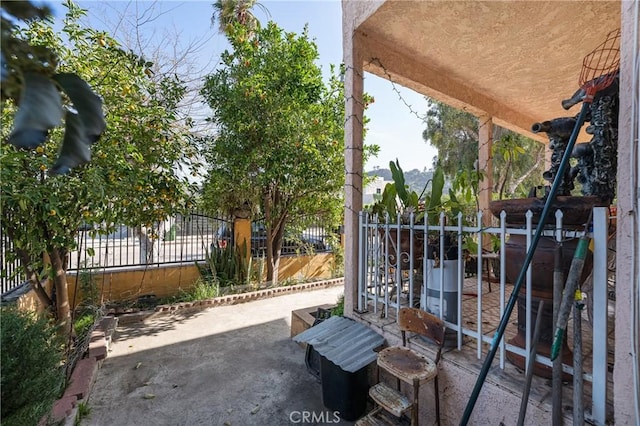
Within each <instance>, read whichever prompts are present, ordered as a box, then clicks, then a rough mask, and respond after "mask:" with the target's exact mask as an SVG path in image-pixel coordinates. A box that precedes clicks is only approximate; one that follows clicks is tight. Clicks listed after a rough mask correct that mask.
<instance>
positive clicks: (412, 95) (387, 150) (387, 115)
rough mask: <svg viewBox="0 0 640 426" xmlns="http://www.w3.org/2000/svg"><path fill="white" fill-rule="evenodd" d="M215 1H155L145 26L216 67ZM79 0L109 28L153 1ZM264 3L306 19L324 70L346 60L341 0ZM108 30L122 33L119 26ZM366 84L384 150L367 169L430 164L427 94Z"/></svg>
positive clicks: (284, 23)
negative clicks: (196, 46) (192, 48)
mask: <svg viewBox="0 0 640 426" xmlns="http://www.w3.org/2000/svg"><path fill="white" fill-rule="evenodd" d="M213 1H214V0H207V1H173V0H160V1H158V2H156V3H157V4H156V5H155V11H156V12H157V13H156V15H159V16H157V18H156V19H153V20H152V21H150V22H147V23H145V25H144V26H143V29H144V31H146V32H147V34H153V37H162V33H163V32H164V31H166V29H171V30H172V31H175V32H178V33H179V34H180V41H181V42H182V43H189V42H191V41H195V42H198V43H200V44H201V48H200V50H199V53H198V55H197V56H198V60H199V61H200V63H201V64H202V67H204V68H205V69H207V68H208V69H210V72H213V70H214V68H215V66H216V64H217V63H218V61H219V58H220V54H221V53H222V52H223V51H224V49H225V48H226V47H227V46H228V45H227V42H226V39H225V37H224V35H222V34H219V33H218V27H217V26H212V25H211V15H212V13H213V8H212V6H211V4H212V3H213ZM78 3H79V4H80V6H81V7H82V8H84V9H87V11H88V17H87V18H88V21H87V22H88V23H89V22H90V23H91V25H92V26H93V27H94V28H97V29H109V30H112V29H113V28H115V26H116V25H117V22H118V16H119V13H118V11H122V10H128V11H130V12H134V11H135V10H136V8H137V9H138V10H139V11H140V10H144V9H146V8H148V6H149V5H150V4H151V2H144V1H138V2H136V1H133V0H132V1H125V0H123V1H100V2H94V1H79V2H78ZM260 4H262V5H263V6H264V8H266V10H267V11H268V13H269V16H267V14H266V12H264V11H263V10H262V9H261V8H260V7H256V8H254V10H253V12H254V14H255V15H256V16H257V18H258V19H259V20H260V21H261V22H263V23H266V22H267V21H268V20H273V21H274V22H276V23H277V24H278V25H279V26H280V27H282V28H283V29H284V30H286V31H289V32H295V33H300V32H302V31H303V29H304V26H305V25H308V31H309V36H310V38H311V39H313V40H314V41H315V43H316V44H317V46H318V53H319V60H318V65H320V66H321V67H322V69H323V72H325V73H328V70H329V66H330V64H335V65H338V64H340V63H341V62H342V6H341V2H340V0H288V1H280V0H275V1H274V0H263V1H260ZM64 11H65V9H64V8H62V7H59V6H58V5H57V4H56V3H54V13H55V16H56V19H61V18H62V17H63V14H64ZM130 14H131V13H130ZM101 26H104V28H101ZM110 33H111V35H112V36H115V37H116V38H118V33H117V32H116V33H114V32H113V31H110ZM167 47H170V46H169V44H168V45H167ZM364 90H365V92H367V93H368V94H370V95H371V96H373V97H374V99H375V102H374V103H373V104H371V105H370V106H369V108H368V109H367V110H366V112H365V115H366V116H367V117H369V119H370V122H369V125H368V131H367V134H366V139H365V143H366V144H377V145H379V146H380V153H379V154H378V156H377V157H376V158H371V159H369V161H367V164H366V165H365V170H371V169H373V168H375V167H380V168H388V165H389V161H394V160H395V159H396V158H397V159H398V160H399V161H400V165H401V166H402V168H403V169H404V170H405V171H406V170H412V169H419V170H423V169H425V168H426V169H429V168H430V167H431V164H432V160H433V157H434V156H435V155H437V151H436V150H435V149H434V148H433V147H431V146H430V145H428V144H427V143H426V142H425V141H424V140H423V139H422V132H423V130H424V128H425V126H424V123H423V122H422V120H421V119H420V118H419V116H422V115H424V113H425V112H426V108H427V102H426V100H425V98H424V96H422V95H420V94H418V93H416V92H414V91H412V90H410V89H406V88H403V87H402V86H399V85H397V84H395V85H394V84H392V83H391V82H389V81H388V80H386V79H382V78H379V77H376V76H374V75H373V74H369V73H366V74H365V81H364Z"/></svg>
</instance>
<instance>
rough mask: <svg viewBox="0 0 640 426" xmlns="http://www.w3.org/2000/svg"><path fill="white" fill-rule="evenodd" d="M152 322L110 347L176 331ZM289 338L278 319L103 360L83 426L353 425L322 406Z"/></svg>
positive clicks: (134, 327) (129, 330)
mask: <svg viewBox="0 0 640 426" xmlns="http://www.w3.org/2000/svg"><path fill="white" fill-rule="evenodd" d="M156 322H158V324H150V328H149V329H148V328H147V327H148V326H149V325H147V324H142V323H138V324H131V325H128V326H126V327H122V329H121V330H119V335H118V337H117V341H116V344H117V345H129V344H130V343H134V342H135V339H136V337H137V336H150V335H151V336H153V335H156V334H159V333H161V332H162V331H163V330H165V328H169V329H170V328H175V325H174V324H172V323H171V321H169V320H167V319H166V318H165V320H164V321H156ZM172 326H173V327H172ZM204 333H206V330H203V333H202V334H204ZM178 334H179V333H178ZM288 336H289V325H288V324H287V322H286V321H285V320H284V319H278V320H274V321H269V322H265V323H262V324H258V325H254V326H249V327H244V328H238V329H235V330H232V331H225V332H222V333H218V334H212V335H208V336H203V337H199V338H196V339H191V340H185V341H181V342H176V343H171V342H164V343H162V346H159V347H157V348H153V349H147V350H142V351H139V352H133V349H132V351H131V353H122V354H118V355H117V356H113V357H111V356H110V357H109V358H107V359H106V361H105V363H104V364H103V366H102V368H101V369H100V371H99V374H98V378H97V380H96V383H95V385H94V388H93V391H92V394H91V397H90V400H89V405H90V407H91V408H92V411H91V415H90V417H89V418H88V419H86V420H85V421H83V422H82V424H83V425H104V426H107V425H109V426H111V425H114V424H135V425H136V426H143V425H154V426H156V425H221V426H226V425H231V426H236V425H238V426H248V425H267V426H268V425H274V426H279V425H289V424H316V425H325V424H326V425H329V424H332V425H336V424H338V425H351V424H353V423H352V422H346V421H343V420H341V419H337V418H336V416H334V414H333V412H332V411H330V410H327V409H326V408H325V407H324V406H323V404H322V396H321V392H322V391H321V385H320V384H319V383H318V382H317V380H316V379H315V377H314V376H312V375H311V374H310V373H309V372H308V371H307V369H306V366H305V363H304V355H305V352H304V350H303V349H302V348H301V347H300V346H298V345H297V344H296V343H294V342H293V341H292V340H291V339H290V338H289V337H288ZM128 347H129V348H131V347H132V346H128ZM121 348H122V347H121ZM118 352H125V351H122V350H120V349H118ZM304 413H310V414H309V415H305V414H304ZM311 413H312V414H311ZM303 416H306V419H307V421H306V422H305V421H303Z"/></svg>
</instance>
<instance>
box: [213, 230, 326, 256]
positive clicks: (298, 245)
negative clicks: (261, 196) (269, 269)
mask: <svg viewBox="0 0 640 426" xmlns="http://www.w3.org/2000/svg"><path fill="white" fill-rule="evenodd" d="M228 244H233V229H232V227H231V226H229V224H227V223H224V224H223V225H222V226H220V228H218V232H217V235H216V242H214V243H213V244H212V245H211V246H212V248H213V247H215V246H216V245H217V247H221V248H224V247H226V246H227V245H228ZM308 250H313V252H315V253H318V252H326V251H327V250H328V249H327V245H326V244H325V243H324V240H323V239H322V238H321V237H318V236H311V235H308V234H305V233H302V234H301V235H299V236H295V235H285V238H284V241H283V242H282V251H281V254H284V255H286V254H297V253H298V252H300V253H301V254H304V253H305V252H306V251H308ZM266 255H267V229H266V227H265V226H264V224H262V223H260V222H253V223H252V224H251V256H252V257H262V256H266Z"/></svg>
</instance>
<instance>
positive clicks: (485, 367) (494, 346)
mask: <svg viewBox="0 0 640 426" xmlns="http://www.w3.org/2000/svg"><path fill="white" fill-rule="evenodd" d="M589 105H590V103H588V102H583V103H582V109H581V110H580V114H579V115H578V118H577V120H576V125H575V127H574V128H573V132H571V137H570V138H569V142H568V143H567V147H566V149H565V151H564V154H563V155H562V161H561V162H560V166H559V167H558V173H557V175H556V177H555V179H554V180H553V185H551V189H550V190H549V194H548V196H547V200H546V202H545V204H544V208H543V209H542V214H541V215H540V220H539V222H538V226H537V227H536V232H535V234H534V236H533V241H532V242H531V247H529V250H528V251H527V256H526V257H525V259H524V264H523V265H522V269H521V270H520V273H519V274H518V279H517V280H516V282H515V283H514V285H513V291H512V293H511V296H510V297H509V302H508V303H507V306H506V309H505V311H504V314H503V315H502V318H501V319H500V324H499V325H498V328H497V330H496V333H495V335H494V337H493V341H492V342H491V347H490V348H489V353H488V354H487V358H486V359H485V361H484V363H483V364H482V368H481V369H480V374H479V375H478V379H477V380H476V384H475V386H474V388H473V391H472V392H471V397H470V398H469V402H468V403H467V406H466V407H465V410H464V413H463V415H462V420H461V421H460V425H462V426H464V425H467V424H468V423H469V419H470V418H471V413H472V412H473V408H474V406H475V404H476V402H477V401H478V396H479V395H480V391H481V390H482V385H484V381H485V379H486V378H487V374H488V373H489V368H491V363H492V362H493V358H494V357H495V355H496V352H497V350H498V343H499V342H500V340H501V339H502V336H503V335H504V331H505V330H506V328H507V324H508V323H509V317H510V316H511V312H513V308H514V306H515V305H516V301H517V300H518V293H519V292H520V288H521V287H522V283H523V282H524V278H525V276H526V274H527V269H529V265H530V264H531V261H532V260H533V255H534V253H535V251H536V248H537V246H538V241H539V240H540V237H541V236H542V231H543V230H544V225H545V222H546V221H547V217H548V216H549V212H550V211H551V205H552V204H553V201H554V200H555V198H556V193H557V192H558V187H559V186H560V183H561V181H562V177H563V176H564V171H565V169H566V168H567V165H568V164H569V158H570V157H571V151H573V146H574V145H575V143H576V139H577V138H578V133H579V132H580V128H581V127H582V125H583V124H584V120H585V117H586V115H587V111H588V110H589Z"/></svg>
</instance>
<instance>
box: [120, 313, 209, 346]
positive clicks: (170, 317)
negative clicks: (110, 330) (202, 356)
mask: <svg viewBox="0 0 640 426" xmlns="http://www.w3.org/2000/svg"><path fill="white" fill-rule="evenodd" d="M202 314H203V310H202V309H180V310H177V311H175V312H172V313H149V314H146V313H144V312H143V313H142V314H141V315H140V318H141V319H140V320H128V321H125V322H124V323H123V321H122V317H121V319H120V322H119V324H120V325H119V326H118V328H117V329H116V331H115V334H114V339H116V340H117V341H119V342H122V341H126V340H130V339H135V338H137V337H141V336H157V335H159V334H160V333H163V332H166V331H170V330H175V329H176V328H177V327H178V325H180V324H183V323H184V322H185V321H187V320H189V319H192V318H197V317H199V316H200V315H202ZM143 318H144V320H143Z"/></svg>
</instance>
